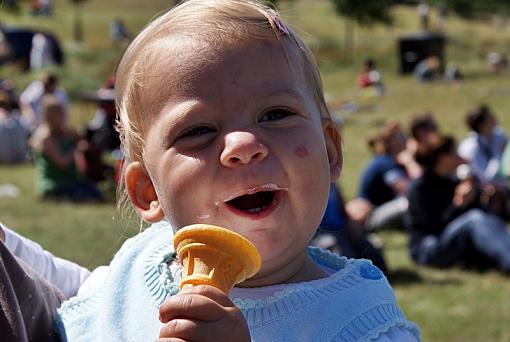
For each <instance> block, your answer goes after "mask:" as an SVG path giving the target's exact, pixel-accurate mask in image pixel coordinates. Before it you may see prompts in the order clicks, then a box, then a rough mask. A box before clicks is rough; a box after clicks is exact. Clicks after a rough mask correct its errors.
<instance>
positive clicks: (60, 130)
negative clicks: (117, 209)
mask: <svg viewBox="0 0 510 342" xmlns="http://www.w3.org/2000/svg"><path fill="white" fill-rule="evenodd" d="M43 114H44V122H43V124H41V125H40V126H39V127H38V128H37V130H36V131H35V132H34V134H33V136H32V137H31V140H30V141H31V146H32V154H33V159H34V164H35V167H36V174H37V179H36V181H37V182H36V186H37V193H38V194H39V195H40V196H41V197H42V198H47V199H56V200H72V201H92V200H99V199H100V198H101V194H100V192H99V190H98V189H97V187H96V186H95V185H94V184H92V183H89V182H85V181H82V180H81V179H80V175H79V173H78V166H77V165H78V164H83V160H82V159H83V156H82V155H80V154H79V150H78V149H77V146H78V143H79V141H80V136H79V135H78V134H77V133H76V132H75V131H74V130H73V129H72V128H70V127H69V126H68V125H67V123H66V120H64V110H63V107H62V105H61V104H60V101H59V100H58V99H57V98H56V97H55V96H51V95H48V96H45V97H44V98H43Z"/></svg>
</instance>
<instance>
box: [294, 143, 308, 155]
mask: <svg viewBox="0 0 510 342" xmlns="http://www.w3.org/2000/svg"><path fill="white" fill-rule="evenodd" d="M294 154H295V155H296V156H298V157H299V158H306V157H308V155H309V153H308V149H307V148H306V147H305V146H303V145H299V146H297V147H296V148H295V149H294Z"/></svg>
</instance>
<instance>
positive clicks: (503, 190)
mask: <svg viewBox="0 0 510 342" xmlns="http://www.w3.org/2000/svg"><path fill="white" fill-rule="evenodd" d="M466 124H467V125H468V127H469V128H470V129H471V131H470V133H469V134H468V136H467V137H466V138H464V139H463V140H462V142H461V143H460V145H459V150H458V152H459V154H460V156H461V157H463V158H464V159H465V160H466V161H467V162H468V164H469V167H470V169H469V173H470V174H471V175H472V177H474V178H475V179H476V181H478V182H479V183H480V187H481V188H482V189H483V197H482V200H483V203H484V205H485V206H486V207H487V208H488V209H489V210H491V211H492V212H493V213H495V214H496V215H498V216H500V217H501V218H502V219H503V220H508V219H510V210H509V208H508V206H509V203H510V200H509V198H510V188H509V186H508V178H507V177H506V176H505V175H504V174H503V173H502V166H501V164H502V160H503V153H504V151H505V148H506V146H507V145H508V135H507V133H506V132H505V131H504V130H503V128H502V127H501V126H499V125H498V122H497V119H496V116H495V115H494V114H493V112H492V111H491V109H490V108H489V106H487V105H480V106H476V107H474V108H471V109H470V110H468V112H467V114H466Z"/></svg>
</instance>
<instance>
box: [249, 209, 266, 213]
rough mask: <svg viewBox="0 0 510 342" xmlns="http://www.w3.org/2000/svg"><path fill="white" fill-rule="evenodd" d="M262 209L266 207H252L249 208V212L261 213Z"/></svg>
mask: <svg viewBox="0 0 510 342" xmlns="http://www.w3.org/2000/svg"><path fill="white" fill-rule="evenodd" d="M262 209H264V208H252V209H248V212H249V213H250V214H256V213H260V212H261V211H262Z"/></svg>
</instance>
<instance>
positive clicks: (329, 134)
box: [322, 119, 344, 182]
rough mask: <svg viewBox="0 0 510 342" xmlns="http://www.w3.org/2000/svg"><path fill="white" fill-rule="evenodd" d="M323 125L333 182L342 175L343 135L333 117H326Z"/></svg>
mask: <svg viewBox="0 0 510 342" xmlns="http://www.w3.org/2000/svg"><path fill="white" fill-rule="evenodd" d="M322 127H323V129H324V139H325V141H326V150H327V152H328V159H329V173H330V178H331V182H335V181H336V180H337V179H338V177H340V173H341V172H342V166H343V161H344V159H343V154H342V137H341V136H340V133H339V132H338V129H337V127H336V125H335V124H334V123H333V121H332V120H331V119H324V120H323V121H322Z"/></svg>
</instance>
